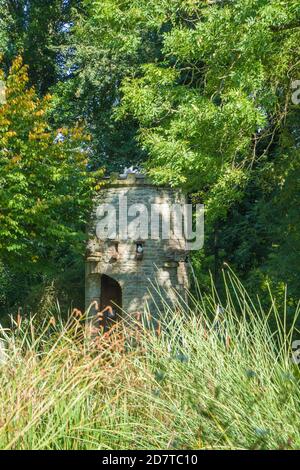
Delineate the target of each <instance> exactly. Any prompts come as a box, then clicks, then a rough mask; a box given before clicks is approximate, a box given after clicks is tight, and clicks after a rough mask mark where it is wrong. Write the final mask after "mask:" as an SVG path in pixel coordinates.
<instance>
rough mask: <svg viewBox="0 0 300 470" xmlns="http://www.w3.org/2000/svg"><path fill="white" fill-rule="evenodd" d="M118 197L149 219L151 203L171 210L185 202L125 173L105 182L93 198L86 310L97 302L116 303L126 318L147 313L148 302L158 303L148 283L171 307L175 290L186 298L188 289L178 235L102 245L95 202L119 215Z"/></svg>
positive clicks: (176, 193)
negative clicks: (140, 209) (141, 208)
mask: <svg viewBox="0 0 300 470" xmlns="http://www.w3.org/2000/svg"><path fill="white" fill-rule="evenodd" d="M120 195H122V196H127V201H128V207H130V206H131V205H132V204H140V203H142V204H144V205H145V206H147V208H148V212H149V219H150V214H151V204H162V203H167V204H168V205H170V206H171V205H172V204H175V203H177V204H178V203H180V204H184V203H185V196H184V195H183V194H182V193H181V192H180V191H178V190H175V189H172V188H166V187H159V186H154V185H152V184H151V182H149V180H147V179H146V178H145V177H143V176H142V175H139V174H129V175H127V176H126V177H124V178H120V177H119V178H118V179H116V180H114V181H111V180H109V182H107V184H106V185H105V186H104V187H103V188H102V189H101V190H100V191H99V194H98V196H97V197H96V199H95V204H94V209H93V213H92V217H91V224H90V227H89V242H88V246H87V258H86V307H87V308H88V307H89V306H90V305H91V303H92V302H94V301H97V303H98V305H99V306H100V308H101V309H102V308H104V307H106V306H107V304H110V305H114V304H118V305H119V306H120V307H121V309H122V310H123V311H125V312H127V313H128V314H134V313H136V312H142V311H143V310H144V308H145V306H146V305H147V304H148V305H149V308H150V309H151V304H152V302H153V301H155V303H157V304H158V305H160V296H159V294H158V293H156V292H155V289H151V283H150V281H151V282H152V283H153V284H154V285H157V286H158V287H159V288H161V292H162V293H163V295H164V298H165V300H167V301H168V302H170V303H172V298H174V297H173V296H174V290H175V291H178V292H179V293H180V294H181V295H185V292H186V288H188V271H187V264H186V257H187V253H186V252H185V240H184V238H183V237H182V238H181V239H171V240H169V239H167V240H161V239H160V240H152V239H151V238H148V239H146V240H140V239H137V240H132V239H128V240H126V241H124V240H120V239H119V238H118V237H116V238H115V239H114V240H104V241H102V240H99V239H98V238H97V236H96V226H97V223H98V221H99V219H97V214H96V213H97V208H98V207H99V205H100V204H113V205H114V207H115V208H116V210H117V215H118V204H119V196H120ZM171 223H172V222H171ZM149 226H150V222H149ZM171 226H172V225H171ZM138 243H142V246H143V254H142V256H141V257H139V255H138V254H137V244H138ZM149 280H150V281H149ZM101 287H102V289H101ZM149 288H150V292H151V293H150V292H149ZM120 311H121V310H120Z"/></svg>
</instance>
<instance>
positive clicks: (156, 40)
mask: <svg viewBox="0 0 300 470" xmlns="http://www.w3.org/2000/svg"><path fill="white" fill-rule="evenodd" d="M0 13H1V14H0V24H1V32H0V52H2V53H3V70H4V72H5V76H6V78H7V77H8V74H9V68H10V66H11V64H12V62H13V60H14V59H15V57H16V56H18V55H22V56H23V57H24V63H25V64H26V65H29V70H28V74H29V75H28V77H27V79H26V81H27V86H28V87H31V86H34V87H35V89H36V93H37V95H38V97H39V100H41V102H40V103H45V100H46V96H47V94H48V93H49V91H50V92H51V94H52V95H53V97H52V100H51V103H49V106H48V104H47V108H48V114H47V119H46V123H47V125H49V126H50V127H51V128H52V130H57V129H61V128H62V129H66V128H74V125H75V123H76V122H81V124H84V126H85V132H86V133H87V134H89V135H91V136H92V141H91V142H89V144H88V148H87V147H85V148H86V149H88V155H87V158H88V169H89V170H95V169H98V168H103V167H104V168H106V170H107V171H108V172H110V171H112V170H113V171H115V170H117V171H119V170H121V169H122V168H124V166H131V165H134V164H139V165H141V166H144V167H145V168H146V169H147V171H148V172H150V174H151V175H152V176H153V178H154V179H155V180H156V181H158V182H159V181H160V182H161V181H162V182H166V183H169V184H171V185H174V186H178V187H180V188H183V189H184V190H185V191H186V192H187V193H188V194H189V195H190V197H191V198H192V200H193V201H195V202H201V203H202V202H203V203H205V205H206V229H205V234H206V240H205V247H204V250H202V251H201V252H197V253H194V255H193V260H192V261H193V265H194V269H195V270H196V272H197V276H198V278H199V280H200V282H201V285H203V286H207V287H208V288H209V271H211V272H212V273H213V275H214V278H215V283H216V285H218V282H219V279H220V271H221V269H222V266H223V263H228V264H230V265H231V266H232V267H233V269H234V270H235V271H236V272H237V273H238V274H239V276H240V278H241V279H243V281H244V282H245V283H246V284H247V287H248V289H249V291H251V292H252V293H253V294H254V295H255V293H257V292H258V291H259V292H260V295H261V299H262V302H265V301H266V302H267V298H268V286H269V285H272V289H273V291H274V294H276V296H277V298H281V300H282V301H283V297H284V290H285V285H286V284H288V286H289V295H290V305H289V307H290V309H291V312H292V310H293V309H294V308H295V305H296V304H297V302H298V298H299V275H300V271H299V266H300V258H299V253H300V241H299V240H300V239H299V233H300V230H299V181H300V178H299V116H300V114H299V106H300V105H299V104H297V100H296V101H295V99H293V100H292V96H294V98H299V93H298V90H297V83H298V82H297V81H298V80H299V77H300V69H299V60H298V59H299V51H298V44H299V40H300V37H299V35H300V32H299V31H300V29H299V24H300V7H299V2H298V0H234V1H227V0H224V1H223V0H221V1H209V2H206V1H203V0H192V1H186V0H172V1H170V0H166V1H165V0H162V1H157V0H151V1H149V0H147V1H143V0H142V1H141V0H139V1H135V0H130V1H128V0H81V1H80V0H67V1H60V0H55V1H53V2H44V0H17V1H16V0H14V1H11V0H1V1H0ZM37 44H38V47H37ZM18 60H19V59H18ZM28 79H29V81H28ZM25 85H26V84H25V83H24V82H23V85H22V86H23V87H25ZM295 87H296V88H295ZM23 93H25V89H24V90H23ZM26 93H29V91H27V92H26ZM30 93H32V92H30ZM24 96H25V95H24ZM36 99H37V96H36V98H34V102H35V105H34V106H35V107H37V101H36ZM26 106H27V104H26ZM29 108H30V106H27V111H28V112H27V115H26V112H25V115H26V116H27V117H26V116H25V115H24V121H22V120H21V114H22V113H21V112H20V111H19V112H18V113H17V115H16V117H18V120H13V121H12V123H11V125H10V129H9V132H12V133H14V132H16V133H17V134H18V132H19V130H18V129H19V127H18V126H23V127H26V125H27V120H28V118H29V115H30V113H29ZM36 110H37V108H36ZM8 111H9V109H8ZM1 112H2V111H1ZM22 119H23V117H22ZM30 119H31V125H32V127H33V128H35V129H36V128H38V126H39V125H40V124H41V123H45V121H44V118H43V117H41V116H40V117H37V116H36V114H35V113H33V115H32V116H30ZM7 130H8V129H7ZM7 130H6V129H5V128H4V129H3V130H1V132H6V131H7ZM14 140H15V139H14V137H13V134H12V135H11V137H10V142H13V141H14ZM22 142H23V143H25V144H26V146H27V147H28V150H29V149H30V145H32V142H26V139H25V141H24V140H23V141H22ZM48 143H49V142H48ZM1 145H2V150H1V151H2V155H3V151H4V150H5V149H6V144H5V143H4V144H1ZM55 149H56V150H57V146H56V147H55V146H54V145H48V147H47V149H45V150H44V153H47V155H45V159H47V158H48V159H49V158H50V154H51V152H53V151H54V152H55ZM1 158H6V157H3V156H2V157H1ZM12 158H19V157H18V151H15V152H14V156H13V157H12ZM72 171H73V170H72V167H68V172H69V173H68V174H69V175H70V172H71V173H72ZM75 173H76V171H75V170H74V172H73V175H75ZM21 174H22V175H24V172H23V170H22V171H21ZM36 177H37V178H38V180H37V183H38V184H41V183H42V182H43V184H44V180H45V177H46V175H44V176H43V174H41V173H40V172H39V173H36ZM75 180H76V182H74V184H73V185H72V189H71V187H69V189H68V193H70V192H72V193H73V194H74V196H76V197H75V198H74V200H77V199H78V200H81V201H82V199H81V197H77V196H78V194H77V184H78V183H79V186H81V182H83V180H82V181H81V180H80V178H78V175H77V176H76V177H75ZM79 181H80V182H79ZM47 184H48V183H47ZM55 185H56V188H57V184H55ZM54 192H55V191H54ZM52 199H53V198H52ZM59 201H61V198H59V200H58V205H60V202H59ZM63 206H64V204H63ZM57 207H58V206H57ZM5 210H7V208H6V206H5ZM51 210H52V209H51V208H50V209H49V211H48V210H47V212H45V216H46V218H49V217H50V218H51V217H52V216H51V214H50V212H51ZM61 212H62V211H61V209H59V213H61ZM64 216H65V214H64V215H63V217H64ZM58 225H59V226H61V225H62V220H58ZM74 229H76V230H77V229H78V227H74ZM10 232H11V228H10ZM79 232H80V230H79V231H78V233H79ZM14 233H15V228H13V230H12V232H11V233H9V234H8V237H11V236H13V235H14ZM62 233H64V230H63V232H62ZM40 235H41V236H39V234H37V241H38V243H39V244H40V245H41V246H42V247H43V245H44V244H45V243H46V244H47V243H48V241H47V237H46V234H40ZM60 235H61V232H60V231H58V236H59V237H60ZM19 238H20V237H19ZM19 243H23V244H24V240H19V239H18V244H19ZM15 244H17V242H15ZM27 245H28V243H27ZM58 247H59V251H60V253H61V252H62V248H61V244H60V242H59V243H58ZM32 248H34V249H32V250H31V251H32V252H35V250H36V244H33V245H32ZM6 251H7V249H6ZM37 251H39V249H37ZM12 255H14V252H12ZM48 255H49V251H48V252H47V255H46V257H47V258H48ZM1 256H2V255H1ZM32 256H36V255H35V253H34V254H33V255H32ZM37 256H39V254H37ZM59 259H60V265H61V268H60V269H59V271H60V272H64V273H66V277H65V278H64V276H62V277H61V276H58V278H59V279H55V277H56V276H55V275H52V274H51V275H49V273H47V272H45V269H44V267H40V268H39V270H38V275H37V278H38V279H39V281H38V282H37V283H36V281H35V279H36V276H35V275H34V276H33V278H32V279H31V280H30V281H28V279H29V278H30V276H31V274H29V273H31V272H32V268H34V270H35V268H36V267H35V266H33V265H32V263H31V261H30V260H29V259H28V257H26V259H25V258H24V259H22V260H21V262H20V264H21V265H22V266H24V267H25V266H26V268H27V273H28V276H27V281H26V283H25V284H26V285H24V289H21V290H23V292H25V291H26V292H27V294H26V295H23V296H22V299H20V298H15V299H14V298H12V297H11V294H10V286H12V285H13V284H11V283H10V280H11V279H15V278H16V282H19V281H18V279H17V278H18V269H15V268H14V267H13V266H12V261H11V260H10V259H9V257H8V260H7V261H4V260H2V263H3V262H5V266H4V268H2V267H1V269H0V273H1V274H0V277H1V278H2V276H4V274H3V273H7V272H8V271H9V273H8V276H6V277H5V276H4V278H3V282H2V286H1V294H0V295H1V297H3V296H6V298H7V301H6V304H5V308H7V307H8V306H10V307H12V308H15V309H16V308H17V307H18V306H20V303H21V304H22V303H23V304H24V303H28V305H29V304H31V300H30V299H32V298H33V297H35V294H34V292H31V289H30V288H29V289H28V285H29V284H31V283H32V285H33V291H34V290H35V288H36V286H37V285H38V283H40V284H41V285H42V286H44V285H46V286H48V287H49V285H51V284H52V282H53V281H54V283H55V284H56V285H57V286H58V293H61V289H60V287H59V286H61V285H64V286H65V288H66V289H67V290H68V291H69V292H71V291H72V290H73V292H74V288H73V287H74V286H73V285H72V283H69V281H68V279H69V280H70V279H74V274H73V273H74V270H75V265H74V263H73V261H72V260H74V257H72V256H69V255H67V256H66V257H65V256H63V257H61V256H59ZM75 277H76V276H75ZM79 278H80V276H78V277H77V280H78V279H79ZM13 282H14V281H13ZM72 282H73V281H72ZM76 282H77V281H76ZM5 286H7V288H6V287H5ZM221 286H222V284H221V283H220V285H219V288H221ZM4 291H5V292H4ZM11 291H13V289H11ZM41 295H42V293H41ZM3 311H4V310H3Z"/></svg>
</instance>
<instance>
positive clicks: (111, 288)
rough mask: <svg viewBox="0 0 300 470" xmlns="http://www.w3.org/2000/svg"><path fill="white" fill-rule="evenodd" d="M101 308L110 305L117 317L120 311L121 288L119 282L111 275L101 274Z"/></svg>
mask: <svg viewBox="0 0 300 470" xmlns="http://www.w3.org/2000/svg"><path fill="white" fill-rule="evenodd" d="M100 304H101V310H103V309H105V308H106V307H108V306H109V307H112V309H113V310H114V311H115V312H116V315H117V317H120V315H121V312H122V289H121V286H120V284H119V283H118V282H117V281H115V279H113V278H112V277H109V276H106V275H105V274H102V276H101V299H100Z"/></svg>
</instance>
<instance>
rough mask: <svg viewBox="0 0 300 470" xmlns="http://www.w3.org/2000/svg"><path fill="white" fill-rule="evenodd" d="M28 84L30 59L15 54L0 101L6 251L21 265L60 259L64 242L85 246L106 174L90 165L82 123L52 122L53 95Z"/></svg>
mask: <svg viewBox="0 0 300 470" xmlns="http://www.w3.org/2000/svg"><path fill="white" fill-rule="evenodd" d="M2 78H3V79H4V76H2ZM27 85H28V73H27V67H26V66H24V65H23V64H22V60H21V58H17V59H16V60H15V61H14V63H13V65H12V67H11V70H10V74H9V76H8V77H7V80H6V100H7V102H6V104H3V105H2V106H1V107H0V208H1V211H0V219H1V224H0V257H1V259H2V260H3V261H4V262H8V263H10V265H11V264H12V263H17V264H18V269H22V267H25V266H27V267H28V263H31V264H32V265H33V266H34V265H35V264H37V265H38V266H39V267H41V266H44V265H45V264H46V265H47V264H48V263H49V262H50V260H52V262H55V259H56V258H57V259H59V257H60V256H61V255H62V254H63V253H64V250H65V249H66V247H70V246H72V247H73V248H76V246H77V247H78V244H79V246H80V250H82V246H83V245H82V244H81V241H82V240H83V238H84V235H83V232H81V228H83V227H84V222H85V216H86V213H87V212H86V211H87V208H88V207H89V206H90V204H91V199H92V190H93V187H94V185H95V179H96V178H97V177H99V175H100V173H98V174H97V173H93V174H91V173H89V172H88V171H87V151H88V140H89V138H88V136H87V135H85V134H84V132H83V129H82V128H81V127H80V126H79V125H77V126H75V127H74V128H62V129H59V130H55V129H52V128H51V126H50V125H49V122H48V120H47V110H48V108H49V103H50V100H51V97H50V96H45V97H44V98H43V99H39V98H38V97H37V96H36V93H35V91H34V89H33V88H28V87H27ZM49 255H51V256H50V259H49Z"/></svg>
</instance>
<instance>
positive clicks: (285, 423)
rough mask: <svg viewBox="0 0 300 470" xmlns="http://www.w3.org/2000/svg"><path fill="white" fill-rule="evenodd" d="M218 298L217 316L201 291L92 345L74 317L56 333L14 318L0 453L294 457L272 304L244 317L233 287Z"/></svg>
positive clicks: (48, 319) (294, 382) (2, 379)
mask: <svg viewBox="0 0 300 470" xmlns="http://www.w3.org/2000/svg"><path fill="white" fill-rule="evenodd" d="M225 290H226V291H227V297H226V302H225V303H223V306H222V308H221V306H220V303H219V300H218V298H217V296H216V291H215V289H212V292H211V294H210V295H205V296H204V297H200V298H198V299H197V300H196V299H190V302H191V303H190V307H187V305H186V304H184V303H183V301H182V299H178V304H177V305H174V307H173V309H172V311H171V310H170V308H169V307H168V306H167V305H166V306H165V309H164V312H163V320H162V322H161V324H156V326H155V328H154V327H153V328H149V321H150V318H149V316H145V317H143V318H140V317H138V318H136V320H135V322H134V323H133V322H131V323H129V324H128V323H127V324H126V321H125V320H124V322H123V323H119V324H116V325H115V326H113V327H112V329H111V330H110V331H109V332H107V333H106V334H104V335H103V334H102V333H101V331H99V333H98V334H97V335H96V336H94V337H93V338H92V337H91V335H90V329H89V328H88V323H86V322H85V318H84V316H83V315H82V314H81V313H80V312H79V311H76V310H75V311H74V312H73V313H72V315H71V316H70V318H69V320H68V322H67V324H64V323H63V322H61V321H60V319H59V313H58V312H57V311H56V312H54V310H53V308H52V311H51V312H50V311H48V312H43V317H44V321H43V323H39V322H37V321H36V320H35V319H34V318H32V319H25V318H22V317H21V316H19V317H17V318H15V320H14V322H13V324H12V328H11V329H10V330H7V331H5V332H4V331H2V332H1V337H2V342H1V346H2V349H3V348H5V349H6V353H5V355H4V354H3V353H2V354H1V366H0V386H1V404H0V447H1V448H4V449H223V448H226V449H293V448H295V449H297V448H299V446H300V432H299V429H300V413H299V399H300V396H299V393H300V392H299V390H300V388H299V380H300V376H299V370H298V368H297V366H296V365H295V364H294V363H293V362H292V360H291V341H292V338H293V334H294V333H295V331H294V327H293V324H292V325H291V326H290V327H287V326H286V311H284V310H283V311H281V310H278V309H277V305H276V302H275V300H274V299H272V298H271V299H270V310H269V311H267V312H264V311H262V310H256V309H255V307H254V305H253V303H252V301H251V299H250V298H249V297H248V295H247V293H246V292H245V290H244V289H243V287H242V286H241V285H240V283H239V282H238V281H237V280H236V278H235V277H232V276H230V277H229V278H228V279H227V282H226V283H225ZM229 291H232V292H234V294H233V295H230V294H229ZM162 295H163V293H162ZM56 310H57V309H56ZM298 313H299V311H297V312H296V313H295V317H294V321H296V316H297V315H298ZM271 320H272V321H273V322H275V323H276V325H277V326H276V328H275V331H273V332H272V331H271V330H270V327H269V321H271ZM94 335H95V332H94Z"/></svg>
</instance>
